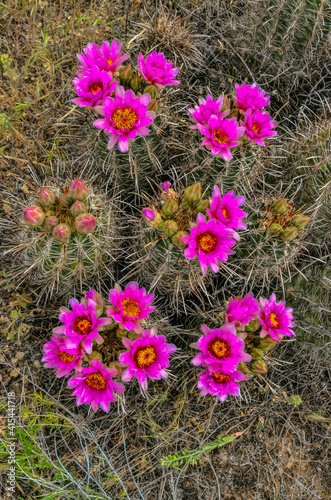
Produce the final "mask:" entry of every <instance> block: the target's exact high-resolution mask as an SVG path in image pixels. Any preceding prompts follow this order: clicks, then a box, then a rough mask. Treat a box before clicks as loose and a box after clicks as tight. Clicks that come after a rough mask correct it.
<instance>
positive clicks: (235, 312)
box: [226, 292, 259, 327]
mask: <svg viewBox="0 0 331 500" xmlns="http://www.w3.org/2000/svg"><path fill="white" fill-rule="evenodd" d="M258 318H259V302H258V301H257V300H256V299H255V298H254V295H253V294H252V292H250V293H248V294H247V295H245V297H235V298H233V297H230V298H229V303H228V307H227V310H226V321H227V323H233V324H234V325H235V326H237V327H240V326H244V325H247V323H249V322H250V321H252V320H254V319H258Z"/></svg>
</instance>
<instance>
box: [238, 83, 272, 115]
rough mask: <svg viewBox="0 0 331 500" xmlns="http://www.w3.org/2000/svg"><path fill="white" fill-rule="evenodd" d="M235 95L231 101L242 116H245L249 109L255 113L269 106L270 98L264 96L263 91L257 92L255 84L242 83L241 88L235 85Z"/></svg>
mask: <svg viewBox="0 0 331 500" xmlns="http://www.w3.org/2000/svg"><path fill="white" fill-rule="evenodd" d="M236 93H237V95H236V96H234V97H233V101H234V103H235V104H236V106H237V108H238V109H239V111H240V112H241V113H242V114H245V113H246V111H247V110H249V109H250V110H252V111H255V110H256V109H261V108H264V107H265V106H268V105H269V104H270V102H269V101H270V96H266V95H265V91H264V90H259V88H258V87H257V85H256V83H253V85H247V83H245V82H244V83H243V84H242V85H241V86H240V85H239V84H238V83H236Z"/></svg>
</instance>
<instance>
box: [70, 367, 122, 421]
mask: <svg viewBox="0 0 331 500" xmlns="http://www.w3.org/2000/svg"><path fill="white" fill-rule="evenodd" d="M117 374H118V371H117V370H116V368H107V367H104V365H103V364H102V363H101V361H99V360H98V359H93V360H92V361H91V362H90V366H89V367H88V368H83V369H82V371H81V373H79V374H77V375H74V376H73V377H72V378H70V379H69V380H68V385H69V387H75V389H74V391H73V393H72V395H73V396H77V400H76V404H77V406H79V405H81V404H83V403H86V404H90V405H91V406H92V410H94V411H96V410H97V409H98V405H100V408H101V409H102V410H103V411H105V412H106V413H108V412H109V406H110V403H113V402H114V401H115V398H116V394H115V393H114V391H116V392H119V393H122V392H124V385H123V384H121V383H120V382H114V380H112V379H113V377H115V376H116V375H117Z"/></svg>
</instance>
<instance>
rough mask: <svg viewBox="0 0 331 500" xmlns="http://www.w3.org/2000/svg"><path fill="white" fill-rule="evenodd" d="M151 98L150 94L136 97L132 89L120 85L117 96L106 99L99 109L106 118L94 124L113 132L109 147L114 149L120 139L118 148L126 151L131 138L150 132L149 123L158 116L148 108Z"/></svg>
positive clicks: (108, 132)
mask: <svg viewBox="0 0 331 500" xmlns="http://www.w3.org/2000/svg"><path fill="white" fill-rule="evenodd" d="M150 100H151V96H150V95H149V94H143V95H142V96H141V97H136V96H135V93H134V92H133V91H132V90H126V91H125V90H124V88H123V87H120V86H118V87H117V88H116V92H115V98H112V97H107V98H106V99H105V100H104V102H103V106H102V107H101V106H100V107H98V109H97V111H98V113H100V114H101V115H103V116H104V118H100V119H98V120H95V122H94V123H93V125H94V126H95V127H97V128H104V129H105V131H106V134H111V136H110V139H109V141H108V146H107V147H108V149H112V148H113V147H114V146H115V144H116V143H117V141H118V149H119V150H120V151H122V153H125V152H126V151H127V150H128V149H129V139H130V140H133V139H135V138H136V137H137V135H148V134H149V132H150V131H149V129H148V128H147V125H150V124H151V123H152V122H153V120H154V118H155V116H156V115H155V113H154V111H149V110H148V109H147V106H148V104H149V102H150Z"/></svg>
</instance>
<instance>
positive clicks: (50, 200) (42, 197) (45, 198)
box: [38, 188, 55, 207]
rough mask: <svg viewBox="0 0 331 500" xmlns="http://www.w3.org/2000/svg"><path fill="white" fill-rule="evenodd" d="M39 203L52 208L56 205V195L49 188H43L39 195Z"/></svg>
mask: <svg viewBox="0 0 331 500" xmlns="http://www.w3.org/2000/svg"><path fill="white" fill-rule="evenodd" d="M38 201H39V203H40V205H42V206H43V207H50V206H51V205H53V204H54V203H55V194H54V193H53V191H51V190H50V189H49V188H43V189H42V190H41V191H39V193H38Z"/></svg>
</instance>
